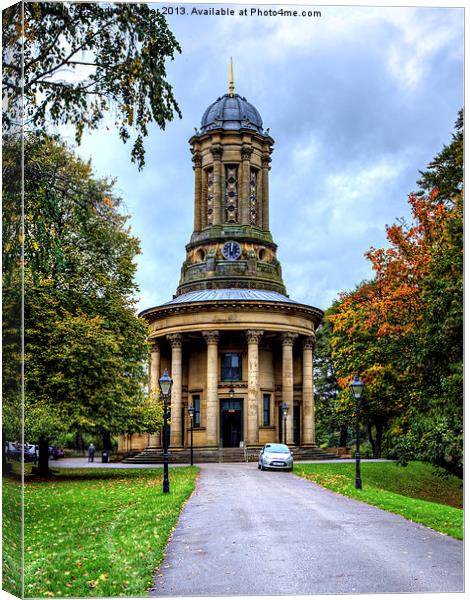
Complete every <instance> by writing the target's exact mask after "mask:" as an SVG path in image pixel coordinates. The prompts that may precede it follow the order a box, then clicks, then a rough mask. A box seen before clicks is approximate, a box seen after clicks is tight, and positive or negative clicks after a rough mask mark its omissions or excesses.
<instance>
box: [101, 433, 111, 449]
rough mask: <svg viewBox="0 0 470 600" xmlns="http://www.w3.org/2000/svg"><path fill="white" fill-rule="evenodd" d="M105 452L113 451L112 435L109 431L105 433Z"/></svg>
mask: <svg viewBox="0 0 470 600" xmlns="http://www.w3.org/2000/svg"><path fill="white" fill-rule="evenodd" d="M103 450H104V451H105V452H109V451H110V450H111V434H110V433H109V431H103Z"/></svg>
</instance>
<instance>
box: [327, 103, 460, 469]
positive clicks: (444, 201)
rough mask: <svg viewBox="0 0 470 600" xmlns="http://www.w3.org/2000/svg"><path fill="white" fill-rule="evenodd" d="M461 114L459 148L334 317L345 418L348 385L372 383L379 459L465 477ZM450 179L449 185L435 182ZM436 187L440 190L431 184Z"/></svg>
mask: <svg viewBox="0 0 470 600" xmlns="http://www.w3.org/2000/svg"><path fill="white" fill-rule="evenodd" d="M462 147H463V120H462V114H460V115H459V120H458V121H457V124H456V133H455V134H454V136H453V140H452V143H451V144H450V145H449V146H446V147H445V148H444V149H443V151H442V152H441V153H440V154H439V155H438V156H437V157H436V158H435V159H434V161H433V162H432V163H431V164H430V165H429V167H428V171H426V172H424V173H422V176H423V177H422V179H421V180H420V182H418V183H420V184H421V185H422V190H421V192H420V193H417V194H411V195H410V196H409V204H410V208H411V222H410V223H407V222H406V221H405V220H404V219H402V220H400V221H399V222H397V223H395V224H393V225H391V226H389V227H387V240H388V242H389V246H388V247H387V248H379V249H375V248H371V249H370V250H369V251H368V252H367V253H366V257H367V258H368V260H370V261H371V263H372V267H373V270H374V275H375V276H374V278H373V279H372V280H371V281H366V282H363V283H361V284H360V285H359V286H358V287H357V288H356V289H355V290H353V291H352V292H349V293H345V294H343V295H342V296H341V297H340V302H339V303H336V304H335V305H334V307H333V308H332V309H331V310H330V311H329V312H328V314H327V318H328V319H329V320H330V321H331V323H332V332H331V339H330V347H331V354H332V359H333V362H334V365H335V370H336V374H337V378H338V383H339V385H340V387H341V391H340V393H339V395H338V400H337V413H338V416H339V417H341V418H344V414H349V415H351V416H352V400H351V398H350V395H349V392H348V388H347V386H348V383H349V382H350V380H351V378H352V376H353V374H354V373H355V372H359V373H360V374H361V378H362V379H363V380H364V382H365V383H366V394H365V396H364V401H363V406H362V415H363V421H364V426H365V428H366V430H367V433H368V438H369V442H370V444H371V446H372V449H373V454H374V456H376V457H378V456H381V453H382V446H383V442H384V440H385V441H386V446H387V452H388V453H389V454H391V455H393V456H396V457H398V458H400V459H402V461H406V460H409V459H410V458H412V457H421V458H423V459H425V460H429V461H431V462H433V463H434V464H436V465H439V466H443V467H444V468H446V469H448V470H449V471H452V472H454V473H456V474H458V475H461V474H462V402H463V399H462V379H463V370H462V355H463V342H462V324H463V308H462V300H463V190H462V188H463V185H462V163H461V159H462V156H463V154H462ZM440 180H442V189H440V188H439V187H438V186H437V185H436V184H438V183H439V181H440ZM431 186H432V187H431Z"/></svg>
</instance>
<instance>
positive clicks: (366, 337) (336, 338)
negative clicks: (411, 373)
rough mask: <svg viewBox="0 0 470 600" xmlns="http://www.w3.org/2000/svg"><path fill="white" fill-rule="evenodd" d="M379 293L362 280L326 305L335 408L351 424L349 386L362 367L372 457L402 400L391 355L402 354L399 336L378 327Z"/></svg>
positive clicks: (379, 450) (364, 414)
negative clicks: (335, 387) (336, 391)
mask: <svg viewBox="0 0 470 600" xmlns="http://www.w3.org/2000/svg"><path fill="white" fill-rule="evenodd" d="M382 293H383V292H382V290H381V289H380V287H378V286H377V285H376V281H375V280H372V281H366V282H363V283H362V284H360V285H359V286H358V287H357V288H356V289H355V290H353V291H352V292H349V293H347V294H342V295H341V299H340V302H338V303H337V304H336V306H335V307H334V309H330V310H329V311H327V319H328V320H329V321H331V323H332V331H331V335H330V345H331V355H332V359H333V363H334V366H335V371H336V375H337V380H338V384H339V386H340V392H339V394H338V398H337V414H338V415H340V416H341V418H342V419H343V420H346V419H347V420H348V421H349V423H350V424H351V425H352V422H353V416H354V404H353V399H352V397H351V393H350V391H349V387H348V386H349V383H350V382H351V380H352V378H353V375H354V374H355V373H357V372H358V373H360V374H361V379H363V380H364V382H365V384H366V389H365V392H364V395H363V397H362V399H361V417H362V420H363V422H364V426H365V429H366V431H367V435H368V438H369V442H370V444H371V447H372V451H373V455H374V458H380V456H381V454H382V441H383V437H384V434H385V433H386V431H387V429H388V427H389V426H390V423H391V421H392V419H393V417H394V416H395V415H396V414H398V413H399V411H400V409H401V406H402V396H401V394H400V388H401V384H400V380H401V379H402V378H403V371H397V370H396V369H395V363H394V362H393V358H394V357H395V356H400V352H399V348H398V344H399V340H398V339H397V337H396V336H395V335H390V334H389V333H387V334H383V333H380V332H381V330H382V329H383V323H382V322H381V321H380V320H377V314H376V310H375V306H376V305H377V304H378V303H380V301H381V300H382V299H383V298H382Z"/></svg>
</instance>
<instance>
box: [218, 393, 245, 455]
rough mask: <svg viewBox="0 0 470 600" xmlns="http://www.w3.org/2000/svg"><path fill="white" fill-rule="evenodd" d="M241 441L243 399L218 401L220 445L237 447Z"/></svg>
mask: <svg viewBox="0 0 470 600" xmlns="http://www.w3.org/2000/svg"><path fill="white" fill-rule="evenodd" d="M242 441H243V400H242V399H232V398H231V399H230V400H221V401H220V445H221V446H222V448H239V447H240V442H242Z"/></svg>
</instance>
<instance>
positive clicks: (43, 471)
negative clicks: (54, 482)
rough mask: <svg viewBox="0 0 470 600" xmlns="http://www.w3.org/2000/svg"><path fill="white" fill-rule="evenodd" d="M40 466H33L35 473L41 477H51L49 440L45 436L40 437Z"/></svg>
mask: <svg viewBox="0 0 470 600" xmlns="http://www.w3.org/2000/svg"><path fill="white" fill-rule="evenodd" d="M38 446H39V456H38V466H37V467H33V473H34V474H35V475H39V476H41V477H49V476H50V475H52V471H51V470H50V469H49V440H48V439H47V438H45V437H40V438H39V444H38Z"/></svg>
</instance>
